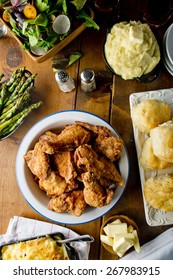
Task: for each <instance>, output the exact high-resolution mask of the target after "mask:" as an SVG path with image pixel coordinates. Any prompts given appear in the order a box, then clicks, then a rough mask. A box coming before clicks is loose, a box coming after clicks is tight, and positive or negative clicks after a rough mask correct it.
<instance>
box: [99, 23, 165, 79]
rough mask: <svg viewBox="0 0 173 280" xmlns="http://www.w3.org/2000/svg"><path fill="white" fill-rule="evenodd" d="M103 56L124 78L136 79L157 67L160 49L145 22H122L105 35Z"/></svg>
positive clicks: (112, 68) (115, 71)
mask: <svg viewBox="0 0 173 280" xmlns="http://www.w3.org/2000/svg"><path fill="white" fill-rule="evenodd" d="M104 56H105V61H106V63H107V65H108V66H109V67H110V69H111V70H112V72H114V73H115V74H117V75H120V76H121V77H122V78H123V79H124V80H130V79H134V78H137V79H140V78H141V77H145V76H148V75H149V74H150V73H153V71H154V70H155V68H156V67H157V66H158V64H159V61H160V48H159V45H158V42H157V40H156V37H155V35H154V33H153V32H152V30H151V29H150V27H149V25H148V24H146V23H141V22H140V21H129V22H127V21H122V22H119V23H116V24H114V25H113V26H112V28H111V29H110V32H109V33H108V34H107V37H106V42H105V44H104ZM141 80H142V79H141ZM151 80H152V79H151ZM144 81H145V80H144Z"/></svg>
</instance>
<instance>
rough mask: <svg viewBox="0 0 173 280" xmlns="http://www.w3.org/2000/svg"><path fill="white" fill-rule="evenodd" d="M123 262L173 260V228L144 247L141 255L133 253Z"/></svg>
mask: <svg viewBox="0 0 173 280" xmlns="http://www.w3.org/2000/svg"><path fill="white" fill-rule="evenodd" d="M121 260H173V228H170V229H168V230H166V231H165V232H163V233H161V234H160V235H158V236H157V237H156V238H154V239H153V240H151V241H149V242H147V243H145V244H144V245H142V246H141V252H140V253H137V252H136V251H133V252H131V253H129V254H127V255H126V256H124V257H123V258H121Z"/></svg>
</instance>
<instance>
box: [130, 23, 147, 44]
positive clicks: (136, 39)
mask: <svg viewBox="0 0 173 280" xmlns="http://www.w3.org/2000/svg"><path fill="white" fill-rule="evenodd" d="M129 38H130V41H131V42H133V43H138V44H142V43H143V41H144V34H143V31H142V28H141V26H140V25H136V26H130V28H129Z"/></svg>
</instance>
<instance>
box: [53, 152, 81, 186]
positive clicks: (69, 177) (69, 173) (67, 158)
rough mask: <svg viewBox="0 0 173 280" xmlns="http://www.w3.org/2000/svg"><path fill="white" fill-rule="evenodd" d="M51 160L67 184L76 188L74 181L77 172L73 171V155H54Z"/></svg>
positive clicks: (65, 153) (62, 153)
mask: <svg viewBox="0 0 173 280" xmlns="http://www.w3.org/2000/svg"><path fill="white" fill-rule="evenodd" d="M53 159H54V163H55V166H56V168H57V170H58V172H59V174H60V175H61V176H62V177H63V178H65V180H66V182H67V183H69V184H71V185H74V186H76V187H77V186H78V184H77V182H76V180H75V178H76V177H77V172H76V169H75V164H74V156H73V153H72V152H70V151H64V152H60V153H55V154H54V155H53Z"/></svg>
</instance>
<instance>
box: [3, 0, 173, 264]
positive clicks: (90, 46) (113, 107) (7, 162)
mask: <svg viewBox="0 0 173 280" xmlns="http://www.w3.org/2000/svg"><path fill="white" fill-rule="evenodd" d="M139 2H140V3H141V2H142V1H138V2H137V3H136V2H135V3H136V9H138V10H139V11H140V12H139V14H138V16H137V15H136V17H133V13H132V14H131V19H140V16H141V13H142V3H141V5H140V3H139ZM129 11H131V10H130V9H129ZM96 18H97V17H96ZM98 21H99V24H100V26H101V28H100V31H96V30H93V29H87V30H86V31H84V32H83V33H82V34H81V36H79V37H78V38H77V39H75V40H74V41H73V42H72V43H71V44H70V45H68V46H67V47H66V48H65V49H63V51H61V53H59V54H57V55H55V57H59V56H61V55H66V54H67V53H69V52H70V51H80V52H81V53H82V58H81V59H80V61H78V62H77V63H75V64H73V65H72V66H71V67H70V68H68V72H69V74H70V75H71V76H72V78H73V79H74V80H75V85H76V88H75V90H73V91H72V92H70V93H63V92H61V91H60V90H59V87H58V85H57V83H56V81H55V76H54V72H53V70H52V64H51V59H49V60H47V61H46V62H43V63H41V64H39V63H37V62H33V60H32V59H31V58H30V57H28V55H27V54H26V52H25V51H23V50H22V49H21V47H20V46H19V44H18V43H17V42H16V41H15V39H14V38H13V37H12V36H11V35H10V34H9V33H7V35H6V36H5V37H4V38H1V39H0V73H1V72H3V73H4V74H5V75H6V77H9V76H10V75H11V73H12V71H14V69H17V68H20V67H22V66H26V68H27V69H28V70H30V71H31V72H32V73H37V77H36V82H35V89H34V92H33V101H34V102H35V101H39V100H42V101H43V102H44V105H43V106H42V107H40V108H39V109H37V110H36V111H33V112H32V113H31V114H30V115H29V116H28V117H27V119H26V120H25V122H24V124H23V125H22V126H21V127H20V128H19V129H18V130H17V131H16V133H15V134H13V135H12V136H11V137H9V138H8V139H6V140H4V141H1V142H0V178H1V180H0V234H4V233H5V232H6V229H7V226H8V223H9V220H10V218H11V217H13V216H14V215H17V216H23V217H28V218H33V219H37V220H41V221H46V222H50V221H48V220H46V219H45V218H43V217H42V216H40V215H39V214H38V213H37V212H36V211H34V210H33V209H32V208H31V206H29V204H28V203H27V202H26V201H25V199H24V197H23V195H22V194H21V192H20V190H19V188H18V185H17V181H16V174H15V160H16V154H17V151H18V147H19V145H20V142H21V140H22V139H23V137H24V136H25V134H26V133H27V131H28V130H29V129H30V128H31V127H32V126H33V125H34V124H35V123H36V122H37V121H39V120H40V119H42V118H43V117H45V116H47V115H49V114H51V113H54V112H57V111H61V110H69V109H74V110H84V111H87V112H91V113H94V114H96V115H98V116H100V117H102V118H103V119H105V120H106V121H108V122H109V123H110V124H111V125H112V126H113V127H114V128H115V129H116V130H117V131H118V132H119V133H120V135H121V136H122V138H123V140H124V142H125V144H126V146H127V150H128V153H129V159H130V176H129V181H128V185H127V188H126V191H125V193H124V195H123V197H122V198H121V199H120V201H119V202H118V204H117V205H116V206H115V207H113V209H112V210H111V211H109V212H108V213H107V214H106V215H104V216H103V217H102V218H99V219H97V220H95V221H93V222H90V223H87V224H81V225H74V226H72V225H71V226H69V225H68V227H69V228H71V229H72V230H74V231H76V232H77V233H79V234H86V233H88V234H91V235H92V236H93V237H94V238H95V242H94V243H93V244H92V245H91V250H90V256H89V258H90V259H94V260H99V259H104V260H107V259H114V258H115V257H114V256H113V255H111V254H109V253H108V252H107V251H105V249H104V248H103V247H102V246H101V244H100V238H99V231H100V226H101V224H102V222H103V220H104V219H106V218H108V217H109V216H111V215H114V214H125V215H128V216H130V217H131V218H132V219H134V220H135V221H136V223H137V224H138V226H139V230H140V243H141V245H142V244H144V243H145V242H147V241H149V240H151V239H153V238H154V237H156V236H157V235H159V234H160V233H162V232H163V231H165V230H166V229H168V228H169V227H171V225H170V226H156V227H151V226H149V225H148V224H147V223H146V219H145V214H144V206H143V198H142V191H141V184H140V178H139V170H138V163H137V156H136V150H135V143H134V137H133V130H132V122H131V118H130V107H129V96H130V94H131V93H134V92H143V91H148V90H155V89H164V88H171V87H173V78H172V76H171V75H170V74H169V73H168V72H167V71H166V70H165V68H164V66H163V65H161V74H160V76H159V78H158V79H157V80H156V81H155V82H152V83H150V84H143V83H140V82H138V81H137V80H129V81H125V80H123V79H121V78H120V77H117V76H115V75H112V74H111V72H110V71H109V70H108V69H107V67H106V65H105V62H104V59H103V54H102V49H103V44H104V40H105V34H106V25H105V22H104V24H102V23H101V20H100V17H98ZM164 28H166V27H164ZM164 28H162V29H161V30H159V32H157V36H158V39H159V40H160V42H161V40H162V36H163V34H164V31H165V29H164ZM87 67H89V68H92V69H93V70H94V71H95V73H96V82H97V89H96V91H95V92H93V93H91V94H86V93H84V92H82V91H81V88H80V73H81V71H82V70H83V69H84V68H87ZM64 226H65V225H64Z"/></svg>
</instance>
